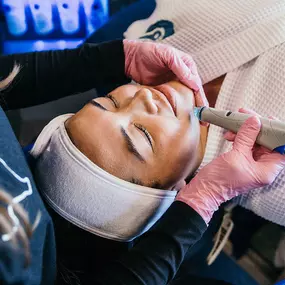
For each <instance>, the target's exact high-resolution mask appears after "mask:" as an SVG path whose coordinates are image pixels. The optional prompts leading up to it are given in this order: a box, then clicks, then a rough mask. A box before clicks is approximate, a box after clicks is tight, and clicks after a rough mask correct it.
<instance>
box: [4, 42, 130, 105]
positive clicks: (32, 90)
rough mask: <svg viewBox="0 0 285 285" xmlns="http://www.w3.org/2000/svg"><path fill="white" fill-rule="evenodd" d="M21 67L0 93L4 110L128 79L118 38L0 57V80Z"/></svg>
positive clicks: (120, 82)
mask: <svg viewBox="0 0 285 285" xmlns="http://www.w3.org/2000/svg"><path fill="white" fill-rule="evenodd" d="M15 63H17V64H19V65H20V66H21V71H20V73H19V75H17V77H16V78H15V80H14V81H13V84H11V86H9V87H8V88H7V89H5V90H3V91H2V92H0V106H2V108H3V109H4V110H9V109H17V108H24V107H29V106H33V105H37V104H42V103H45V102H48V101H53V100H56V99H59V98H62V97H65V96H68V95H73V94H76V93H81V92H84V91H87V90H90V89H92V88H100V87H104V86H106V85H110V84H113V85H114V86H119V85H123V84H126V83H128V82H130V79H129V78H127V77H126V76H125V55H124V49H123V42H122V41H121V40H118V41H112V42H106V43H102V44H88V43H86V44H83V45H81V46H80V47H78V48H76V49H70V50H68V49H67V50H56V51H43V52H32V53H24V54H12V55H6V56H1V57H0V79H1V78H5V77H7V76H8V74H9V73H10V72H11V71H12V69H13V66H14V64H15Z"/></svg>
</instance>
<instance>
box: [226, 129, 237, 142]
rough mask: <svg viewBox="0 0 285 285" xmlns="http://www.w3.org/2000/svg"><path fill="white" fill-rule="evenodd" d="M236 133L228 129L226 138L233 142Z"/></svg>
mask: <svg viewBox="0 0 285 285" xmlns="http://www.w3.org/2000/svg"><path fill="white" fill-rule="evenodd" d="M236 135H237V134H236V133H234V132H232V131H227V132H226V133H225V134H224V138H225V139H226V140H227V141H230V142H233V141H234V140H235V138H236Z"/></svg>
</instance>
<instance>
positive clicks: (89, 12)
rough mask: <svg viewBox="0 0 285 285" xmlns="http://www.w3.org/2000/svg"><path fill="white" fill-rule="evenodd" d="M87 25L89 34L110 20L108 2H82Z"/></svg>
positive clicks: (106, 0)
mask: <svg viewBox="0 0 285 285" xmlns="http://www.w3.org/2000/svg"><path fill="white" fill-rule="evenodd" d="M81 2H82V4H83V7H84V11H85V15H86V20H87V21H86V23H87V27H86V29H87V31H88V34H91V33H92V32H94V30H96V29H98V28H100V27H101V26H102V25H103V24H104V23H105V22H107V20H108V0H101V1H99V0H81Z"/></svg>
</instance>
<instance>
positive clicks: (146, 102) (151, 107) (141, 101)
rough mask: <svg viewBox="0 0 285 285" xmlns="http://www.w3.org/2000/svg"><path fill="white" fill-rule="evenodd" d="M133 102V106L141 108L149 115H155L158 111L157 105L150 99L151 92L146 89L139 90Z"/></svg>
mask: <svg viewBox="0 0 285 285" xmlns="http://www.w3.org/2000/svg"><path fill="white" fill-rule="evenodd" d="M133 101H134V105H135V106H143V107H144V108H145V110H146V111H147V112H148V113H150V114H156V113H157V111H158V108H157V105H156V104H155V102H154V100H153V97H152V92H151V91H150V90H149V89H147V88H141V89H140V90H139V91H137V92H136V94H135V97H134V98H133Z"/></svg>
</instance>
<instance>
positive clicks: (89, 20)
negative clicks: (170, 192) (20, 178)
mask: <svg viewBox="0 0 285 285" xmlns="http://www.w3.org/2000/svg"><path fill="white" fill-rule="evenodd" d="M173 1H174V0H173ZM154 8H155V1H154V0H0V54H2V55H3V54H4V55H7V54H11V53H22V52H31V51H43V50H52V49H65V48H75V47H77V46H78V45H80V44H81V43H83V42H84V41H88V42H95V43H96V42H100V41H103V40H110V39H115V38H122V33H123V31H125V30H126V28H127V27H128V25H129V24H130V23H131V22H132V21H135V20H137V19H140V18H141V19H142V18H147V17H148V16H149V15H150V14H151V13H152V11H153V9H154ZM104 94H105V93H104V90H95V89H93V90H90V91H88V92H85V93H82V94H77V95H73V96H69V97H68V98H63V99H61V100H58V101H56V102H51V103H48V104H44V105H41V106H37V107H32V108H26V109H20V110H15V111H12V112H9V113H8V118H9V120H10V122H11V125H12V127H13V129H14V132H15V134H16V136H17V138H18V139H19V141H20V143H21V145H22V146H26V145H27V144H29V143H31V142H32V141H33V140H34V139H35V138H36V136H37V135H38V134H39V132H40V131H41V130H42V128H43V127H44V126H45V125H46V124H47V123H48V122H49V121H50V120H51V119H52V118H54V117H55V116H58V115H60V114H63V113H69V112H76V111H77V110H79V109H80V108H81V107H82V106H83V105H84V104H85V103H86V102H87V101H89V100H90V99H91V98H94V97H97V96H103V95H104ZM232 219H233V221H234V224H235V226H234V230H233V232H232V233H231V236H230V239H229V240H228V242H227V243H226V246H225V248H224V251H223V252H222V253H221V254H220V256H219V258H218V259H217V260H216V261H215V262H214V264H213V265H212V266H210V267H207V264H206V257H207V255H208V253H209V251H210V250H211V247H212V245H213V244H212V240H213V236H214V235H215V233H216V231H217V229H215V230H213V232H210V231H208V234H206V235H205V240H206V241H207V242H205V241H203V242H201V246H200V250H198V249H199V246H197V256H196V257H195V264H193V265H192V267H191V270H192V271H195V270H196V271H199V270H200V271H203V272H207V270H208V271H211V270H212V271H215V272H216V273H218V271H219V270H221V269H220V268H226V265H227V264H229V262H234V263H235V264H236V265H237V266H239V267H241V268H243V269H244V270H245V271H247V272H248V273H249V274H250V275H251V276H252V277H253V278H254V279H255V280H256V281H257V282H258V284H260V285H270V284H273V283H274V282H275V281H277V280H278V279H283V278H285V271H284V265H285V233H284V228H283V227H280V226H278V225H276V224H273V223H270V222H268V221H266V220H264V219H262V218H260V217H258V216H256V215H255V214H254V213H252V212H249V211H247V210H245V209H243V208H241V207H236V208H235V209H234V210H233V212H232ZM199 260H200V263H199ZM229 260H230V261H229ZM195 266H196V267H197V268H195ZM198 267H199V269H198ZM186 270H187V271H188V270H190V268H189V267H187V268H186ZM224 271H225V270H224ZM223 273H224V272H221V274H223Z"/></svg>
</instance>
